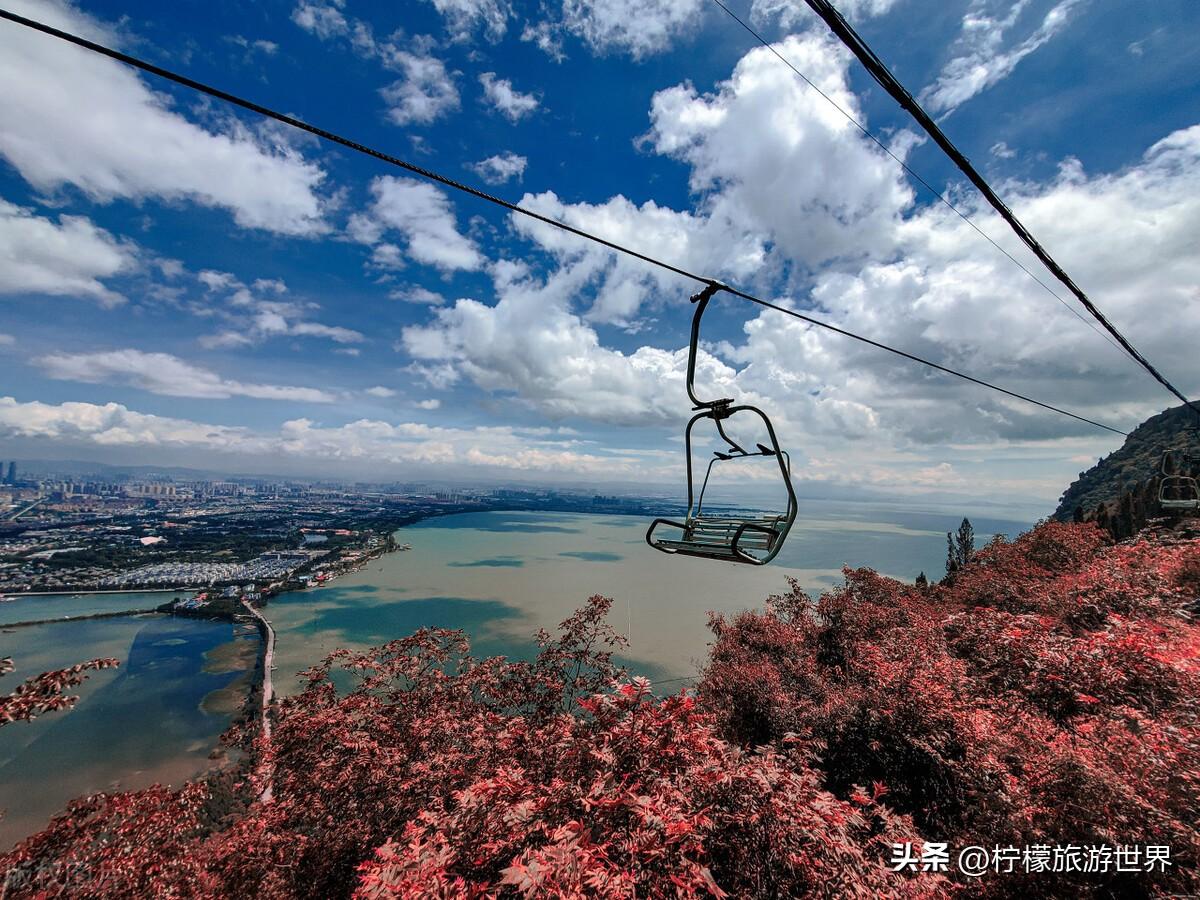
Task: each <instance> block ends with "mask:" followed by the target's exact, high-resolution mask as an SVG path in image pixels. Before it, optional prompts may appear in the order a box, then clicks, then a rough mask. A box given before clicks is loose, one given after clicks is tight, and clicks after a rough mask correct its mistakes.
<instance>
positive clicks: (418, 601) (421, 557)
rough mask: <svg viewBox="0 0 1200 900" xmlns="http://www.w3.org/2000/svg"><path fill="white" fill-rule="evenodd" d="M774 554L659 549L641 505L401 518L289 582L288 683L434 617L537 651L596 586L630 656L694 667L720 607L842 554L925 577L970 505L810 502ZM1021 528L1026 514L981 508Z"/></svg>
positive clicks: (282, 628) (280, 617)
mask: <svg viewBox="0 0 1200 900" xmlns="http://www.w3.org/2000/svg"><path fill="white" fill-rule="evenodd" d="M805 512H806V515H804V516H802V518H800V519H798V520H797V522H796V525H795V527H794V528H793V530H792V534H791V536H790V538H789V540H788V544H787V546H786V547H785V548H784V550H783V551H782V552H781V553H780V555H779V556H778V557H777V559H776V562H775V563H774V564H772V565H770V566H765V567H761V568H759V567H754V566H744V565H736V564H729V563H719V562H712V561H709V560H696V559H686V558H680V557H672V556H668V555H666V554H663V553H659V552H657V551H655V550H653V549H652V548H650V547H649V546H647V545H646V543H645V538H644V535H645V529H646V525H647V523H646V521H645V520H644V519H642V518H640V517H633V516H602V515H584V514H571V513H543V512H528V513H515V512H487V513H469V514H464V515H456V516H447V517H444V518H438V519H427V520H425V521H423V522H421V523H418V524H417V525H414V526H411V527H409V528H404V529H401V530H400V531H398V532H397V533H396V537H397V540H399V541H400V542H401V543H409V544H411V545H412V548H413V549H412V550H411V551H407V552H398V553H392V554H389V555H388V556H385V557H383V558H381V559H379V560H376V561H374V562H372V563H371V564H370V565H369V566H367V567H366V568H365V569H363V570H361V571H359V572H355V573H352V574H350V575H347V576H344V577H342V578H340V579H338V580H337V581H336V582H335V583H334V584H332V585H330V586H328V587H323V588H316V589H312V590H309V591H304V592H298V593H293V594H287V595H284V596H283V597H280V598H278V599H277V600H275V601H273V602H272V603H271V606H270V609H269V612H268V617H269V618H270V619H271V620H272V622H273V623H274V626H275V629H276V632H277V635H278V640H277V645H276V655H277V661H278V673H277V682H276V683H277V685H278V686H279V689H280V690H281V691H284V692H286V691H288V690H290V689H294V688H295V686H296V685H297V684H298V682H297V681H296V680H294V679H292V678H290V677H289V676H291V675H293V674H294V673H296V672H298V671H299V670H301V669H303V668H305V667H306V666H308V665H311V664H312V662H313V661H314V657H316V656H320V655H323V654H324V653H327V652H329V651H332V650H334V649H337V648H339V647H351V648H356V649H365V648H367V647H371V646H376V645H378V644H381V643H383V642H385V641H387V640H390V639H391V638H394V637H398V636H402V635H406V634H409V633H411V632H412V631H413V630H415V629H416V628H418V627H420V626H422V625H441V626H445V627H450V628H461V629H463V630H464V631H466V632H467V633H468V635H470V636H471V638H472V643H473V648H474V651H475V653H476V654H477V655H482V656H490V655H495V654H502V655H506V656H518V657H519V656H528V655H529V654H530V653H532V652H533V645H532V642H531V635H533V634H534V632H536V631H537V629H538V628H543V627H544V628H546V629H548V630H550V631H553V630H554V628H555V626H556V625H557V624H558V623H559V622H561V621H562V620H563V619H565V618H566V617H567V616H568V615H570V613H571V611H572V610H573V609H575V608H577V607H578V606H580V605H581V604H582V603H583V602H584V601H585V600H586V599H587V597H588V596H590V595H591V594H603V595H604V596H608V597H612V598H613V601H614V604H613V609H612V613H611V623H612V624H613V626H614V627H616V628H617V629H618V630H619V631H621V632H622V633H623V634H625V635H626V636H627V637H628V638H629V642H630V643H629V647H628V648H627V649H626V650H625V652H624V654H623V659H622V662H623V663H624V664H626V665H627V666H628V667H629V668H630V669H631V670H632V671H635V672H638V673H640V674H644V675H646V676H647V677H650V678H651V679H656V680H657V679H675V678H685V677H687V676H690V675H693V674H694V673H695V672H696V669H697V667H698V665H700V664H701V662H702V661H703V659H704V657H705V655H706V653H707V645H708V640H709V636H710V633H709V630H708V627H707V621H708V616H707V613H708V611H709V610H712V611H715V612H724V613H736V612H739V611H741V610H744V609H747V608H752V607H761V606H762V604H763V601H764V600H765V598H766V597H768V596H769V595H771V594H773V593H781V592H784V591H786V590H787V587H788V578H789V577H792V578H795V579H796V580H798V581H799V582H800V584H801V585H802V586H803V587H804V588H805V589H806V590H808V591H809V592H810V593H813V594H814V595H816V594H819V593H820V592H821V591H822V590H826V589H828V588H829V587H831V586H833V585H836V584H838V583H840V582H841V579H842V566H843V565H851V566H870V567H872V568H875V569H876V570H878V571H880V572H882V573H884V574H887V575H893V576H895V577H898V578H904V579H907V580H911V579H913V578H915V577H916V575H917V573H918V572H920V571H925V572H926V573H927V574H928V575H932V576H933V577H939V576H940V575H941V574H942V571H943V566H944V561H945V553H946V549H945V540H946V535H945V533H946V530H947V529H950V528H955V527H957V525H958V522H959V521H960V518H959V517H955V516H951V515H947V514H946V513H939V512H936V511H926V512H921V511H914V510H913V509H911V508H909V507H897V508H893V509H885V508H881V507H879V506H877V505H876V506H871V507H867V506H858V505H854V504H846V503H826V504H820V503H809V504H807V505H806V507H805ZM976 527H977V528H978V529H979V532H980V536H979V540H980V543H982V542H983V541H984V540H986V539H987V538H988V537H990V535H991V533H994V532H996V531H1002V532H1005V533H1007V534H1009V535H1010V536H1011V535H1014V534H1015V533H1016V532H1017V531H1019V530H1021V529H1023V528H1025V527H1027V524H1026V523H1022V522H1018V521H1014V520H1000V519H980V520H979V521H978V522H977V523H976Z"/></svg>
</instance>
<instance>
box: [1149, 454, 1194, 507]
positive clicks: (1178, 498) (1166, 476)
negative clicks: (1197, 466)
mask: <svg viewBox="0 0 1200 900" xmlns="http://www.w3.org/2000/svg"><path fill="white" fill-rule="evenodd" d="M1194 461H1195V456H1194V455H1193V454H1192V453H1190V452H1189V451H1187V450H1185V449H1182V448H1176V449H1174V450H1165V451H1163V455H1162V463H1161V464H1160V467H1159V470H1160V472H1161V476H1160V479H1159V482H1158V505H1159V508H1160V509H1164V510H1168V509H1169V510H1179V511H1183V510H1198V509H1200V484H1198V483H1197V482H1196V479H1195V478H1192V477H1191V476H1189V475H1183V474H1181V473H1180V471H1179V466H1181V465H1182V466H1185V467H1186V466H1188V465H1189V464H1191V463H1193V462H1194Z"/></svg>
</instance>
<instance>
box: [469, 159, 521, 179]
mask: <svg viewBox="0 0 1200 900" xmlns="http://www.w3.org/2000/svg"><path fill="white" fill-rule="evenodd" d="M528 163H529V160H528V159H526V158H525V157H524V156H520V155H518V154H516V153H512V152H506V153H498V154H496V155H495V156H489V157H488V158H487V159H482V160H480V161H479V162H477V163H474V164H473V165H472V166H471V169H472V170H473V171H474V172H475V174H476V175H478V176H479V177H480V178H482V179H483V180H484V181H486V182H487V183H488V184H505V183H507V182H508V181H509V180H511V179H513V178H515V179H517V181H520V180H521V176H523V175H524V174H525V166H526V165H528Z"/></svg>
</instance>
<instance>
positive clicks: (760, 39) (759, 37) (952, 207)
mask: <svg viewBox="0 0 1200 900" xmlns="http://www.w3.org/2000/svg"><path fill="white" fill-rule="evenodd" d="M713 3H715V4H717V6H719V7H721V9H723V10H724V11H725V13H726V14H727V15H728V16H729V17H730V18H731V19H733V21H735V22H737V23H738V24H739V25H741V26H742V28H744V29H745V30H746V31H747V32H749V34H750V35H751V36H753V37H754V39H755V40H757V41H758V42H759V43H760V44H762V45H763V46H764V47H766V48H767V49H768V50H769V51H771V53H773V54H774V55H775V56H776V57H777V58H778V59H779V61H780V62H782V63H783V64H784V65H785V66H787V67H788V68H789V69H791V70H792V71H793V72H795V73H796V75H797V76H798V77H799V78H800V80H801V81H803V82H804V83H805V84H807V85H808V86H809V87H810V88H812V89H813V90H814V91H816V92H817V93H818V94H820V95H821V97H823V98H824V99H825V101H826V102H828V103H829V105H830V106H832V107H833V108H834V109H836V110H837V111H838V112H840V113H841V114H842V115H843V116H845V118H846V121H848V122H849V123H850V124H851V125H853V126H854V127H855V128H857V129H858V130H859V131H861V132H862V134H863V137H865V138H867V139H868V140H870V141H871V142H872V143H874V144H875V145H876V146H878V147H879V149H880V150H882V151H883V152H884V153H886V154H887V155H888V156H890V157H891V158H892V159H893V160H895V161H896V163H897V164H898V165H899V166H900V168H902V169H903V170H904V171H905V172H907V173H908V174H909V175H910V176H912V178H913V179H915V180H916V181H917V183H918V184H920V185H921V186H922V187H924V188H925V189H926V190H927V191H929V193H930V194H932V195H933V196H934V197H936V198H937V199H938V200H940V201H941V202H942V203H943V204H944V205H945V206H946V208H947V209H949V210H950V211H951V212H953V213H954V214H955V215H956V216H958V217H959V218H960V219H962V220H963V221H964V222H966V223H967V224H968V225H969V226H971V228H973V229H974V230H975V232H976V233H977V234H978V235H979V236H980V237H982V238H983V239H984V240H985V241H987V242H988V243H989V244H991V245H992V246H993V247H995V248H996V249H997V250H999V251H1000V252H1001V253H1003V254H1004V255H1005V256H1006V257H1008V259H1009V260H1010V261H1011V262H1012V264H1013V265H1015V266H1016V267H1017V268H1018V269H1020V270H1021V271H1022V272H1024V273H1025V274H1026V275H1028V276H1029V277H1030V278H1032V279H1033V280H1034V281H1035V282H1037V284H1038V285H1040V286H1041V288H1042V289H1043V290H1044V291H1045V292H1046V293H1047V294H1049V295H1050V296H1051V297H1053V298H1054V299H1055V300H1057V301H1058V302H1059V303H1061V304H1062V305H1063V308H1064V309H1065V310H1067V311H1068V312H1069V313H1071V315H1073V316H1074V317H1075V318H1077V319H1078V320H1079V321H1080V322H1082V323H1083V324H1084V325H1086V326H1087V327H1088V328H1090V329H1092V331H1094V332H1096V334H1098V335H1100V337H1102V338H1104V340H1106V341H1108V343H1109V344H1110V345H1111V346H1112V347H1113V348H1114V349H1115V350H1116V351H1117V352H1118V353H1120V354H1121V355H1122V356H1126V354H1125V352H1124V350H1122V349H1121V345H1120V344H1118V343H1117V342H1116V341H1114V340H1113V339H1112V338H1111V337H1109V336H1108V335H1107V334H1105V333H1104V332H1103V331H1102V330H1101V329H1100V328H1098V327H1097V326H1096V323H1095V322H1093V321H1091V320H1090V319H1087V318H1085V317H1084V316H1083V315H1082V314H1081V313H1080V312H1079V310H1077V309H1076V308H1075V307H1073V306H1072V305H1071V304H1069V303H1068V302H1067V301H1066V300H1064V299H1063V298H1062V297H1060V296H1059V295H1058V293H1057V292H1056V291H1055V290H1054V288H1052V287H1050V285H1048V284H1046V282H1044V281H1043V280H1042V279H1040V278H1038V277H1037V275H1036V274H1035V273H1034V272H1032V271H1031V270H1030V269H1029V267H1028V266H1026V265H1025V264H1024V263H1023V262H1021V261H1020V260H1019V259H1017V258H1016V257H1015V256H1013V255H1012V254H1011V253H1009V252H1008V251H1007V250H1005V249H1004V248H1003V247H1002V246H1000V244H998V243H996V241H995V240H994V239H993V238H992V236H991V235H990V234H988V233H987V232H986V231H984V230H983V229H982V228H980V227H979V226H978V225H976V224H975V221H974V220H973V219H972V218H971V217H970V216H968V215H967V214H966V213H964V212H963V211H962V210H960V209H959V208H958V207H957V206H955V205H954V204H953V203H951V202H950V201H949V200H948V199H947V198H946V195H945V194H943V193H942V192H941V191H939V190H938V189H937V188H935V187H934V186H933V185H932V184H930V183H929V182H928V181H926V180H925V179H924V178H922V177H921V175H920V173H919V172H917V171H916V170H914V169H913V168H912V166H910V165H909V164H908V163H907V162H905V161H904V160H903V159H902V158H901V157H900V156H898V155H897V154H896V153H895V152H894V151H893V150H892V148H891V147H889V146H888V145H887V144H885V143H884V142H883V141H881V140H880V139H879V138H877V137H876V136H875V135H874V134H873V133H872V132H871V131H870V130H869V129H868V128H867V126H866V125H864V124H863V123H862V122H860V121H859V120H858V119H856V118H855V117H854V116H853V115H851V114H850V111H849V110H847V109H846V108H845V107H844V106H842V105H841V104H840V103H838V102H837V101H836V100H834V99H833V98H832V97H831V96H829V94H827V93H826V92H825V91H823V90H821V88H820V86H818V85H817V84H816V83H815V82H814V81H813V80H812V79H811V78H809V77H808V76H807V75H805V74H804V72H802V71H801V70H800V69H799V68H797V67H796V66H795V64H793V63H792V61H791V60H790V59H788V58H787V57H786V56H784V55H783V54H782V53H780V52H779V51H778V50H777V49H776V48H775V45H774V44H772V43H771V42H770V41H768V40H767V39H766V38H764V37H763V36H762V35H761V34H759V33H758V32H757V31H756V30H755V29H754V28H753V27H752V26H751V25H750V23H749V22H747V21H746V20H745V19H743V18H742V17H741V16H739V15H738V14H737V13H735V12H734V11H733V10H732V9H730V8H729V7H728V6H726V5H725V3H724V2H723V0H713ZM1126 358H1128V357H1126Z"/></svg>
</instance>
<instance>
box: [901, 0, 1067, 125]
mask: <svg viewBox="0 0 1200 900" xmlns="http://www.w3.org/2000/svg"><path fill="white" fill-rule="evenodd" d="M992 2H994V0H975V2H974V3H972V5H971V8H970V9H969V10H968V12H967V14H966V15H965V16H964V17H963V23H962V35H961V37H960V38H959V40H958V43H957V44H956V46H955V52H957V53H958V54H959V55H958V56H955V57H954V58H953V59H951V60H950V61H949V62H948V63H946V65H945V66H944V67H943V68H942V71H941V73H940V74H939V75H938V77H937V80H936V81H935V82H934V83H933V84H932V85H930V86H929V87H927V88H925V89H924V90H923V91H922V92H921V94H920V98H919V99H920V101H921V103H922V104H923V105H924V106H925V107H926V109H928V110H929V111H930V112H932V113H946V114H949V113H951V112H953V111H954V110H955V109H957V108H958V107H959V106H961V105H962V104H964V103H966V102H967V101H968V100H970V99H971V98H972V97H974V96H976V95H977V94H980V93H982V92H983V91H985V90H987V89H988V88H990V87H991V86H992V85H994V84H996V83H997V82H998V81H1002V80H1003V79H1005V78H1007V77H1008V76H1009V75H1010V74H1011V73H1012V71H1013V69H1015V68H1016V67H1017V64H1018V63H1019V62H1020V61H1021V60H1023V59H1024V58H1025V57H1027V56H1028V55H1029V54H1031V53H1033V52H1034V51H1036V50H1038V49H1039V48H1041V47H1042V46H1043V45H1045V44H1046V43H1047V42H1048V41H1049V40H1050V39H1051V38H1053V37H1054V36H1055V35H1056V34H1058V33H1059V32H1060V31H1062V30H1063V28H1065V27H1066V25H1067V22H1068V21H1069V20H1070V17H1071V13H1072V11H1073V10H1074V8H1075V7H1076V6H1078V5H1079V4H1080V2H1081V0H1061V2H1059V3H1058V4H1056V5H1055V6H1054V7H1053V8H1052V9H1051V10H1050V11H1049V12H1048V13H1046V15H1045V18H1043V19H1042V22H1041V24H1040V25H1039V26H1038V27H1037V29H1036V30H1035V31H1034V32H1033V33H1032V34H1031V35H1029V37H1027V38H1025V40H1023V41H1021V42H1020V43H1019V44H1017V45H1016V46H1015V47H1010V48H1008V49H1005V48H1004V36H1005V33H1006V32H1008V31H1009V30H1010V29H1011V28H1013V26H1015V25H1016V23H1017V21H1018V20H1019V19H1020V17H1021V14H1022V13H1023V12H1024V11H1025V9H1026V7H1027V6H1028V5H1029V0H1018V2H1016V3H1014V4H1013V5H1012V6H1010V7H1008V9H1007V11H1006V14H1005V15H1004V16H1003V17H1002V18H997V17H994V16H992V15H990V14H989V13H988V7H989V6H990V5H992Z"/></svg>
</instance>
